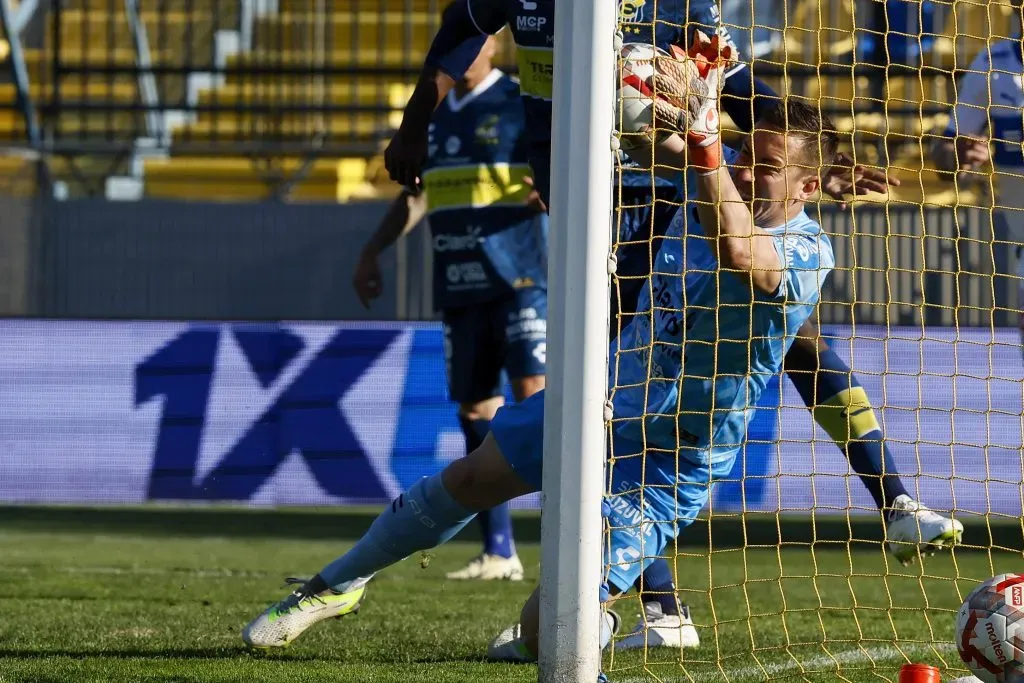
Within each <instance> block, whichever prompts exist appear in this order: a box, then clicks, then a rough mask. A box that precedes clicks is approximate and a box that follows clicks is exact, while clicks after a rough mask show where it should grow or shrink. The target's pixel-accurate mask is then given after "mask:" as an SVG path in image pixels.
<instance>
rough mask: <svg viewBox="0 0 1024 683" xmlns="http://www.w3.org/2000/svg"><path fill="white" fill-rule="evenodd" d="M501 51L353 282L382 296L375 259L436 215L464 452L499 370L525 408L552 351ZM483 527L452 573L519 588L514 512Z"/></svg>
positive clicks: (477, 438) (518, 120) (435, 127)
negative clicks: (473, 553)
mask: <svg viewBox="0 0 1024 683" xmlns="http://www.w3.org/2000/svg"><path fill="white" fill-rule="evenodd" d="M494 47H495V45H494V40H489V41H488V42H487V44H486V45H485V46H484V49H483V50H482V51H481V53H480V55H479V56H478V57H477V59H476V61H475V62H473V64H472V66H470V68H469V70H467V71H466V73H465V75H464V76H463V78H462V79H461V81H460V83H459V85H458V86H457V87H456V88H455V89H453V90H452V91H451V92H449V93H448V95H447V97H445V99H444V101H443V102H442V103H441V104H440V106H438V108H437V111H435V112H434V116H433V121H432V122H431V124H430V129H429V141H428V142H429V147H428V155H427V162H426V165H425V166H424V170H423V189H424V192H422V193H418V194H414V193H412V192H410V191H408V190H404V191H403V192H402V194H401V195H400V196H399V197H398V199H397V200H396V201H395V203H394V204H393V205H392V207H391V210H390V211H389V212H388V213H387V215H386V216H385V218H384V221H383V222H382V223H381V225H380V227H379V228H378V229H377V232H376V233H375V234H374V235H373V237H371V239H370V241H369V242H368V243H367V245H366V247H365V248H364V249H363V253H362V256H361V258H360V261H359V265H358V267H357V269H356V273H355V277H354V281H353V284H354V285H355V288H356V291H357V293H358V294H359V298H360V299H361V300H362V302H363V304H364V305H369V302H370V300H372V299H374V298H376V297H378V296H380V294H381V282H382V280H381V276H380V268H379V267H378V265H377V259H378V256H379V255H380V253H381V252H383V251H384V250H385V249H386V248H388V247H389V246H390V245H391V244H392V243H393V242H394V241H395V240H396V239H398V238H399V237H400V236H401V235H404V234H406V233H408V232H409V231H410V230H412V229H413V228H414V227H415V226H416V225H417V224H418V223H419V222H420V219H421V218H423V217H424V215H426V216H427V217H428V220H429V223H430V231H431V236H432V238H433V239H432V240H431V243H432V246H433V269H434V305H435V307H436V308H437V309H438V310H440V311H441V314H442V327H443V331H444V348H445V361H446V364H447V372H448V387H449V395H450V397H451V399H452V400H453V401H455V402H456V403H458V404H459V424H460V425H461V427H462V431H463V434H464V435H465V438H466V452H467V453H472V452H473V451H475V450H476V449H477V447H479V446H480V444H481V443H482V441H483V438H484V437H485V436H487V432H488V431H490V422H491V419H492V418H493V417H494V414H495V412H497V410H498V408H499V407H500V406H501V404H502V402H503V398H502V397H503V391H502V388H503V384H504V382H503V377H502V371H503V370H504V371H505V372H506V373H507V375H508V377H509V380H510V382H511V385H512V394H513V396H514V398H515V399H516V400H517V401H522V400H524V399H525V398H527V397H528V396H530V395H532V394H534V393H536V392H537V391H539V390H540V389H542V388H544V362H545V359H546V353H545V350H546V345H547V337H546V332H547V215H546V214H545V213H544V208H543V205H542V204H541V203H540V200H539V198H538V197H537V193H536V191H533V190H532V188H531V187H530V186H529V184H528V181H529V175H530V173H531V171H530V167H529V166H528V165H527V163H526V156H525V152H524V149H523V144H522V143H523V134H524V131H523V125H524V121H523V107H522V103H521V100H520V97H519V88H518V86H517V85H516V83H515V81H514V80H513V79H511V78H509V77H508V76H507V75H506V74H504V73H502V72H501V71H500V70H499V69H496V68H494V66H493V64H492V58H493V55H494ZM528 204H529V205H528ZM477 520H478V522H479V523H480V526H481V534H482V536H483V540H484V547H483V550H482V552H481V553H480V554H479V555H478V556H477V557H475V558H473V559H472V560H471V561H470V562H469V564H468V565H467V566H466V567H464V568H462V569H460V570H458V571H454V572H450V573H449V574H448V578H449V579H481V580H494V579H506V580H511V581H521V580H522V578H523V565H522V563H521V562H520V561H519V557H518V556H517V554H516V550H515V543H514V542H513V537H512V519H511V516H510V515H509V510H508V505H499V506H497V507H496V508H493V509H491V510H488V511H487V512H484V513H481V514H479V515H477Z"/></svg>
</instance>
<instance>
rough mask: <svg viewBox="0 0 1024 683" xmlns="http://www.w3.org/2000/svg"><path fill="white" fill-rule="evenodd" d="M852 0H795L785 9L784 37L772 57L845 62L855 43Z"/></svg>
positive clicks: (787, 60)
mask: <svg viewBox="0 0 1024 683" xmlns="http://www.w3.org/2000/svg"><path fill="white" fill-rule="evenodd" d="M853 29H854V0H835V2H830V3H823V2H819V0H798V1H797V2H796V3H794V6H793V8H792V10H791V11H790V12H789V13H788V21H787V25H786V30H785V40H783V41H782V44H781V45H780V46H779V48H778V50H777V52H776V54H774V55H773V56H772V59H774V60H775V61H778V62H780V63H787V64H806V65H808V66H812V67H813V66H818V65H819V64H823V63H829V62H831V63H845V62H846V61H848V60H845V59H843V57H844V56H845V55H848V54H850V53H852V52H853V46H854V30H853Z"/></svg>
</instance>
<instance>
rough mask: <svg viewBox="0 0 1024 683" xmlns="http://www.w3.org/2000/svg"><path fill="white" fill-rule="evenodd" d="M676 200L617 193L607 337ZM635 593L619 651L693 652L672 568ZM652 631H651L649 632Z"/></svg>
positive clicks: (656, 569) (643, 278) (628, 311)
mask: <svg viewBox="0 0 1024 683" xmlns="http://www.w3.org/2000/svg"><path fill="white" fill-rule="evenodd" d="M680 201H681V200H680V197H679V196H678V190H677V189H676V188H675V187H658V188H655V192H654V195H653V197H652V194H651V189H650V187H649V186H641V187H630V186H624V187H623V188H622V198H621V210H620V211H619V212H618V220H619V226H618V235H619V242H618V246H617V249H616V273H617V277H616V279H615V283H614V284H613V287H612V307H611V312H612V313H611V320H612V325H611V337H612V338H614V337H615V336H616V335H617V334H618V332H619V329H620V328H621V327H625V326H626V325H627V324H629V321H630V320H631V319H632V318H633V314H634V313H635V311H636V308H637V301H638V299H639V298H640V294H641V292H642V291H643V288H644V287H646V286H647V283H648V282H649V278H650V274H651V260H652V255H653V254H656V253H657V251H658V249H659V248H660V243H659V242H660V239H661V238H662V237H664V235H665V232H666V231H667V230H668V228H669V226H670V225H671V224H672V221H673V219H674V218H675V216H676V214H677V213H678V212H679V210H680V208H679V205H680ZM633 587H634V588H636V590H637V591H638V592H639V593H640V602H641V604H642V605H643V609H644V616H643V617H641V619H640V620H639V621H638V622H637V624H636V627H635V629H634V634H636V635H637V636H640V637H636V638H634V637H632V636H630V637H627V638H624V639H623V640H622V641H621V642H620V643H619V647H620V648H621V647H625V648H626V649H629V648H631V647H643V646H645V645H647V644H653V640H654V639H652V638H650V637H649V636H648V634H649V633H659V634H660V636H661V643H660V644H662V645H664V646H665V647H677V648H678V647H697V646H699V645H700V638H699V636H698V635H697V629H696V628H694V626H693V621H692V620H691V619H690V610H689V607H688V606H686V605H684V604H682V603H680V602H679V599H678V597H677V594H676V586H675V579H674V578H673V575H672V568H671V567H670V566H669V564H668V562H667V561H665V560H664V559H660V558H659V559H657V560H655V561H654V562H653V563H652V564H651V565H650V566H649V567H648V568H647V569H646V570H644V572H643V574H642V575H641V576H640V577H639V578H638V579H637V581H636V583H635V584H634V586H633ZM652 629H653V630H652Z"/></svg>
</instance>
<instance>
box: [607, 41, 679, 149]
mask: <svg viewBox="0 0 1024 683" xmlns="http://www.w3.org/2000/svg"><path fill="white" fill-rule="evenodd" d="M619 54H620V56H621V57H622V68H621V71H620V78H619V92H618V102H619V108H618V120H619V132H620V133H623V135H622V137H621V138H620V140H619V142H620V144H621V145H622V148H623V149H625V150H626V151H629V150H630V149H635V148H637V147H639V146H640V145H641V143H642V142H643V139H642V138H643V136H642V135H640V133H643V132H644V131H645V130H647V128H649V127H651V126H653V124H654V100H653V98H654V93H653V92H652V91H651V89H650V88H649V87H648V81H649V79H650V77H651V76H653V75H654V72H655V69H656V67H655V61H654V60H655V58H657V57H668V56H669V55H668V53H667V52H665V51H664V50H662V49H661V48H658V47H655V46H653V45H647V44H644V43H626V44H625V45H623V46H622V49H621V50H620V51H619Z"/></svg>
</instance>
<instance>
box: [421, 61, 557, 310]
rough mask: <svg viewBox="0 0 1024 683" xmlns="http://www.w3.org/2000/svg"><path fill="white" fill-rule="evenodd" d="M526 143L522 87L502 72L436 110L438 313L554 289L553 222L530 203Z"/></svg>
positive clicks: (432, 216)
mask: <svg viewBox="0 0 1024 683" xmlns="http://www.w3.org/2000/svg"><path fill="white" fill-rule="evenodd" d="M523 138H524V118H523V107H522V104H521V102H520V98H519V88H518V86H517V85H516V82H515V81H514V80H512V79H511V78H510V77H508V76H507V75H505V74H504V73H502V72H501V71H499V70H497V69H495V70H494V71H492V72H491V74H490V75H489V76H488V77H487V78H486V79H485V80H484V81H483V82H481V83H480V85H478V86H477V87H476V88H475V89H474V90H473V91H472V92H470V93H469V94H467V95H466V96H465V97H463V98H462V99H461V100H460V99H458V98H457V97H456V95H455V93H454V91H453V92H451V93H449V95H448V97H447V98H446V99H445V100H444V101H443V102H442V103H441V105H440V106H439V107H438V108H437V111H436V112H435V113H434V118H433V120H432V122H431V124H430V138H429V147H428V150H427V163H426V164H425V166H424V170H423V174H422V175H423V189H424V191H425V192H426V202H427V216H428V220H429V222H430V230H431V236H432V244H433V250H434V303H435V306H436V307H437V308H438V309H445V308H451V307H453V306H466V305H469V304H473V303H479V302H482V301H487V300H490V299H493V298H495V297H498V296H501V295H503V294H506V293H508V292H511V291H514V290H517V289H523V288H526V287H539V288H546V287H547V278H546V274H547V217H546V216H545V215H543V214H541V215H538V214H537V212H536V211H534V210H533V209H531V208H528V207H527V206H526V204H525V202H526V198H527V196H528V195H529V192H530V188H529V186H527V185H526V184H525V183H524V181H523V179H524V177H526V176H530V175H532V174H531V171H530V167H529V165H528V164H527V159H526V152H525V148H524V140H523Z"/></svg>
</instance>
